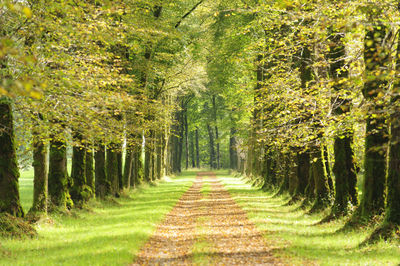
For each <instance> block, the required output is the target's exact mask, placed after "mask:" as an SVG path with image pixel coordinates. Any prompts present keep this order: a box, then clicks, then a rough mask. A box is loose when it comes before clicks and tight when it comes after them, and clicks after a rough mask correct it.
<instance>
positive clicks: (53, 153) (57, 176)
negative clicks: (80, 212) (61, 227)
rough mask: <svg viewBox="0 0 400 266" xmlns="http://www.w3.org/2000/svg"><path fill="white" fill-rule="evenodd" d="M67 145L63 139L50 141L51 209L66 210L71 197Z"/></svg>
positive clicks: (49, 179) (49, 180) (49, 188)
mask: <svg viewBox="0 0 400 266" xmlns="http://www.w3.org/2000/svg"><path fill="white" fill-rule="evenodd" d="M65 145H66V144H65V142H64V141H61V140H52V141H51V142H50V159H49V178H48V182H49V184H48V185H49V187H48V191H49V201H50V206H49V207H50V209H51V210H56V209H58V210H61V211H65V210H66V209H67V201H69V197H70V196H69V192H68V172H67V148H66V146H65Z"/></svg>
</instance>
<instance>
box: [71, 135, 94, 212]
mask: <svg viewBox="0 0 400 266" xmlns="http://www.w3.org/2000/svg"><path fill="white" fill-rule="evenodd" d="M76 138H77V139H79V140H81V139H82V136H81V135H80V134H79V136H77V137H76ZM71 178H72V180H73V184H72V187H71V189H70V194H71V199H72V201H73V202H74V204H75V205H77V206H81V205H82V204H84V203H85V202H87V201H88V200H89V198H90V196H91V194H92V191H91V190H90V187H89V186H88V185H87V181H86V150H85V149H84V148H82V147H79V146H74V147H73V151H72V168H71Z"/></svg>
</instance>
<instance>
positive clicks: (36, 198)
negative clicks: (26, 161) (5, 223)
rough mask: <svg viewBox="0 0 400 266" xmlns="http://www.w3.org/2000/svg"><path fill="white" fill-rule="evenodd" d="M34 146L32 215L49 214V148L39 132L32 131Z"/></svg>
mask: <svg viewBox="0 0 400 266" xmlns="http://www.w3.org/2000/svg"><path fill="white" fill-rule="evenodd" d="M32 135H33V136H32V138H33V140H32V146H33V163H32V166H33V169H34V179H33V204H32V208H31V209H30V210H29V212H30V213H47V199H48V197H47V193H48V192H47V187H48V163H47V156H48V147H47V145H46V144H45V143H44V142H43V141H42V140H41V138H40V136H39V135H38V132H35V130H32Z"/></svg>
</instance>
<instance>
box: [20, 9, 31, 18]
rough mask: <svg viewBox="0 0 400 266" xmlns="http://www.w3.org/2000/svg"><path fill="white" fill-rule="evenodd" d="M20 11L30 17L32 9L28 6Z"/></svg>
mask: <svg viewBox="0 0 400 266" xmlns="http://www.w3.org/2000/svg"><path fill="white" fill-rule="evenodd" d="M22 12H24V14H25V16H26V17H27V18H31V17H32V10H31V9H30V8H29V7H24V8H23V9H22Z"/></svg>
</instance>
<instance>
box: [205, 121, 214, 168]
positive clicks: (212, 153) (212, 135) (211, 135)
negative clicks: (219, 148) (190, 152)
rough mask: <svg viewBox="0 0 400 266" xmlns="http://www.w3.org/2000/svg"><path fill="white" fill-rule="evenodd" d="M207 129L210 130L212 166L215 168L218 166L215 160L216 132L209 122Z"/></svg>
mask: <svg viewBox="0 0 400 266" xmlns="http://www.w3.org/2000/svg"><path fill="white" fill-rule="evenodd" d="M207 130H208V137H209V142H208V144H209V147H210V168H211V169H215V168H216V162H215V148H214V133H213V130H212V128H211V126H210V125H209V124H207Z"/></svg>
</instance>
